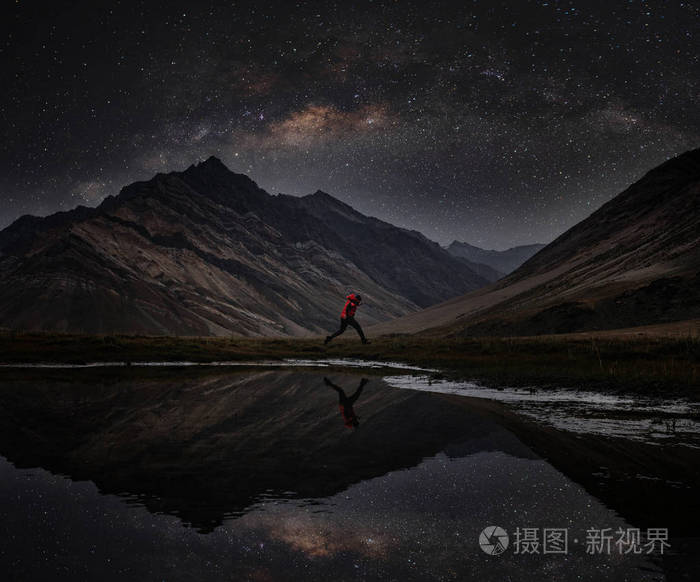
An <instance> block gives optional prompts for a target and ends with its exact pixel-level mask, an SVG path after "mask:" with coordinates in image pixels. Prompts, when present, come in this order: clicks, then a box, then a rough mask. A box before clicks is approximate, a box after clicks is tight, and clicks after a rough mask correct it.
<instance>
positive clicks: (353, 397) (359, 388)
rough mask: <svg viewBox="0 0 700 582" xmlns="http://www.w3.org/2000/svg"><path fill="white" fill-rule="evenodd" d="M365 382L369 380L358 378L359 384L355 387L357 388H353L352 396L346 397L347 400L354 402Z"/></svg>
mask: <svg viewBox="0 0 700 582" xmlns="http://www.w3.org/2000/svg"><path fill="white" fill-rule="evenodd" d="M367 382H369V380H368V379H367V378H362V380H360V385H359V386H358V387H357V390H355V392H354V393H353V395H352V396H349V397H348V402H350V404H355V400H357V399H358V398H359V397H360V394H362V389H363V388H364V387H365V384H367Z"/></svg>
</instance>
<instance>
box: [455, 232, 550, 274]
mask: <svg viewBox="0 0 700 582" xmlns="http://www.w3.org/2000/svg"><path fill="white" fill-rule="evenodd" d="M545 246H546V245H543V244H534V245H523V246H519V247H512V248H510V249H507V250H505V251H487V250H484V249H480V248H479V247H475V246H472V245H470V244H468V243H465V242H459V241H453V242H452V244H450V246H448V247H447V252H449V253H450V254H451V255H452V256H455V257H460V258H463V259H466V260H467V261H469V262H471V263H472V264H475V265H479V264H481V265H486V266H488V267H491V269H494V270H495V271H496V272H498V273H502V274H503V275H507V274H509V273H511V272H513V271H515V269H517V268H518V267H519V266H520V265H522V264H523V263H524V262H525V261H527V260H528V259H529V258H530V257H531V256H532V255H534V254H535V253H537V252H538V251H539V250H540V249H543V248H544V247H545ZM477 269H478V267H477ZM477 272H478V270H477ZM503 275H501V276H503ZM487 278H488V277H487ZM500 278H501V277H497V279H500ZM493 280H494V281H495V280H496V279H493Z"/></svg>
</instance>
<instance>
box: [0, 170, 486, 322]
mask: <svg viewBox="0 0 700 582" xmlns="http://www.w3.org/2000/svg"><path fill="white" fill-rule="evenodd" d="M0 279H1V280H2V281H3V285H2V286H1V288H0V327H7V328H12V329H26V330H52V331H66V332H84V333H113V332H119V333H148V334H179V335H239V336H270V335H279V336H300V335H307V334H311V333H323V332H325V331H327V330H329V329H332V328H334V327H335V326H336V323H337V319H338V316H339V313H340V310H341V308H342V305H343V301H344V297H345V295H346V294H347V293H348V291H350V290H353V291H357V292H359V293H361V294H362V295H363V299H364V303H365V305H363V308H362V312H361V314H362V321H363V323H366V324H371V323H376V322H379V321H382V320H387V319H390V318H395V317H398V316H401V315H404V314H406V313H410V312H413V311H416V310H418V309H419V308H421V307H427V306H429V305H432V304H435V303H437V302H440V301H444V300H445V299H448V298H449V297H453V296H455V295H459V294H462V293H465V292H467V291H469V290H472V289H476V288H478V287H480V286H482V285H484V284H486V283H487V281H486V280H485V279H484V278H482V277H480V276H479V275H477V274H476V273H474V272H473V271H472V270H471V269H470V268H469V267H468V266H467V265H466V264H464V263H462V262H460V261H459V260H457V259H455V258H454V257H452V256H451V255H450V254H449V253H448V252H447V251H445V250H444V249H442V248H441V247H440V246H439V245H438V244H437V243H434V242H432V241H430V240H428V239H426V238H425V237H424V236H423V235H421V234H419V233H417V232H413V231H408V230H404V229H400V228H397V227H394V226H392V225H390V224H387V223H385V222H382V221H380V220H377V219H375V218H369V217H367V216H364V215H362V214H360V213H359V212H357V211H355V210H353V209H352V208H351V207H350V206H348V205H347V204H344V203H342V202H340V201H339V200H336V199H335V198H333V197H332V196H330V195H328V194H325V193H323V192H316V193H315V194H311V195H309V196H305V197H301V198H299V197H294V196H286V195H281V194H280V195H277V196H272V195H270V194H268V193H267V192H265V191H264V190H262V189H261V188H259V187H258V186H257V185H256V184H255V182H253V181H252V180H251V179H250V178H248V177H247V176H245V175H243V174H236V173H233V172H231V171H229V170H228V169H227V168H226V166H224V165H223V164H222V163H221V161H219V160H218V159H216V158H214V157H212V158H209V159H208V160H206V161H204V162H202V163H199V164H197V165H193V166H191V167H189V168H188V169H187V170H185V171H184V172H172V173H169V174H158V175H156V176H155V177H154V178H153V179H151V180H149V181H147V182H136V183H134V184H131V185H130V186H127V187H125V188H124V189H123V190H122V191H121V192H120V194H119V195H118V196H116V197H114V196H110V197H108V198H107V199H105V200H104V202H103V203H102V204H101V205H100V206H99V207H97V208H85V207H78V208H76V209H74V210H72V211H69V212H61V213H57V214H54V215H52V216H48V217H46V218H37V217H32V216H24V217H22V218H20V219H18V220H17V221H15V222H14V223H13V224H12V225H10V226H9V227H8V228H6V229H5V230H3V231H1V232H0Z"/></svg>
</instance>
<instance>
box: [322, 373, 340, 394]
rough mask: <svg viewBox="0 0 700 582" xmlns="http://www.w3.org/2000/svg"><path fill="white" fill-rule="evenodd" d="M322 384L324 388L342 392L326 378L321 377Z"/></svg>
mask: <svg viewBox="0 0 700 582" xmlns="http://www.w3.org/2000/svg"><path fill="white" fill-rule="evenodd" d="M323 383H324V384H325V385H326V386H330V387H331V388H333V390H335V391H336V392H342V391H343V389H342V388H341V387H340V386H336V385H335V384H333V382H331V381H330V380H329V379H328V378H326V377H325V376H324V377H323Z"/></svg>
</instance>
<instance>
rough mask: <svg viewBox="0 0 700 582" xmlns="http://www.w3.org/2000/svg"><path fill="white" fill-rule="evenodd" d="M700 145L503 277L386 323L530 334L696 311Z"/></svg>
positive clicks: (413, 328)
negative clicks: (461, 295) (490, 283)
mask: <svg viewBox="0 0 700 582" xmlns="http://www.w3.org/2000/svg"><path fill="white" fill-rule="evenodd" d="M699 271H700V149H697V150H693V151H690V152H687V153H685V154H682V155H680V156H678V157H676V158H674V159H671V160H669V161H667V162H666V163H664V164H662V165H660V166H659V167H657V168H656V169H654V170H652V171H650V172H649V173H648V174H646V175H645V176H644V177H643V178H642V179H641V180H639V181H638V182H636V183H635V184H633V185H632V186H630V187H629V188H628V189H627V190H625V191H624V192H622V193H621V194H619V195H618V196H617V197H615V198H614V199H613V200H611V201H610V202H608V203H607V204H604V205H603V206H602V207H601V208H600V209H598V210H597V211H596V212H594V213H593V214H592V215H591V216H589V217H588V218H587V219H585V220H583V221H582V222H580V223H579V224H577V225H576V226H574V227H573V228H571V229H570V230H568V231H567V232H565V233H564V234H563V235H561V236H560V237H559V238H558V239H556V240H555V241H554V242H552V243H551V244H549V245H547V246H546V247H545V248H544V249H542V250H540V251H539V252H538V253H537V254H536V255H534V256H533V257H532V258H531V259H530V260H528V261H527V262H525V263H524V264H523V265H522V266H521V267H520V268H519V269H517V270H516V271H514V272H513V273H511V274H510V275H509V276H508V277H506V278H505V279H502V280H501V281H499V282H498V283H496V284H494V285H491V286H489V287H487V288H484V289H482V290H479V291H476V292H473V293H470V294H468V295H465V296H463V297H459V298H455V299H452V300H450V301H447V302H446V303H443V304H441V305H437V306H434V307H432V308H430V309H427V310H425V311H423V312H420V313H418V314H415V315H409V316H406V317H404V318H402V319H400V320H398V321H396V322H392V323H391V325H380V326H377V327H376V328H375V329H374V332H375V333H381V332H387V333H388V332H397V331H399V332H418V331H425V330H428V329H431V330H433V332H434V333H437V334H448V335H451V334H456V335H503V334H505V335H533V334H543V333H565V332H575V331H587V330H598V329H616V328H622V327H634V326H639V325H647V324H657V323H667V322H677V321H684V320H690V319H694V318H698V317H700V273H699Z"/></svg>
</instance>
